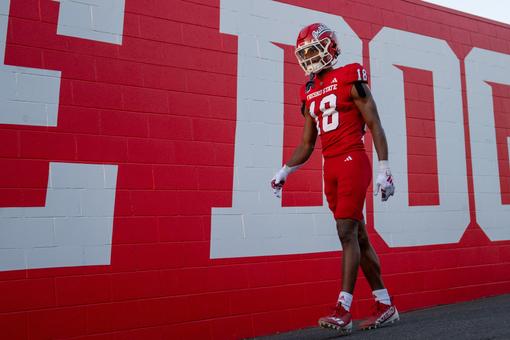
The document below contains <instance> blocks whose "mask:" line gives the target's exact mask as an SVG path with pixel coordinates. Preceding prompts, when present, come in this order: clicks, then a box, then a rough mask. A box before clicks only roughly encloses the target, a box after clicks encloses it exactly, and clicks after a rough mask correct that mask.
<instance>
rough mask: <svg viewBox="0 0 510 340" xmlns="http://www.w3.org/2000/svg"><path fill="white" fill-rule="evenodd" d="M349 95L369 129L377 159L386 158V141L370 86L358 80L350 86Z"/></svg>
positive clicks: (382, 159)
mask: <svg viewBox="0 0 510 340" xmlns="http://www.w3.org/2000/svg"><path fill="white" fill-rule="evenodd" d="M360 92H361V93H360ZM351 96H352V99H353V101H354V104H356V106H357V107H358V109H359V110H360V112H361V115H362V116H363V119H364V120H365V123H366V124H367V126H368V128H369V129H370V133H371V134H372V139H373V140H374V145H375V150H376V151H377V156H378V157H379V160H380V161H385V160H388V142H387V141H386V135H385V134H384V129H383V127H382V124H381V120H380V119H379V113H378V112H377V106H376V105H375V101H374V97H372V93H371V92H370V88H369V87H368V85H367V84H366V83H362V82H359V83H357V84H356V85H353V86H352V89H351Z"/></svg>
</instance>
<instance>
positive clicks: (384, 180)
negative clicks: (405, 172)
mask: <svg viewBox="0 0 510 340" xmlns="http://www.w3.org/2000/svg"><path fill="white" fill-rule="evenodd" d="M375 183H376V185H377V189H376V192H375V196H377V194H378V193H379V190H381V201H383V202H385V201H387V200H388V198H390V196H393V194H394V193H395V185H394V184H393V177H392V175H391V170H390V165H389V163H388V161H379V174H378V175H377V179H376V182H375Z"/></svg>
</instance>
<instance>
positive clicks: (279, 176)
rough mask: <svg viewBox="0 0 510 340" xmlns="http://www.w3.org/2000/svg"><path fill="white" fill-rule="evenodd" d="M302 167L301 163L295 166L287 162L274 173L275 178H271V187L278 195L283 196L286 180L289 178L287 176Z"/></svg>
mask: <svg viewBox="0 0 510 340" xmlns="http://www.w3.org/2000/svg"><path fill="white" fill-rule="evenodd" d="M300 167H301V164H299V165H295V166H287V164H285V165H284V166H283V167H282V168H281V169H280V170H278V172H277V173H276V175H274V177H273V179H272V180H271V188H273V192H274V195H275V196H276V197H282V196H281V191H282V187H283V185H284V184H285V181H286V180H287V176H288V175H290V174H291V173H293V172H294V171H296V170H297V169H299V168H300Z"/></svg>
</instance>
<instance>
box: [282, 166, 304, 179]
mask: <svg viewBox="0 0 510 340" xmlns="http://www.w3.org/2000/svg"><path fill="white" fill-rule="evenodd" d="M301 165H303V164H298V165H294V166H288V165H287V164H285V165H284V166H283V168H282V171H283V172H284V173H285V177H287V176H288V175H290V174H291V173H293V172H294V171H296V170H297V169H299V168H300V167H301Z"/></svg>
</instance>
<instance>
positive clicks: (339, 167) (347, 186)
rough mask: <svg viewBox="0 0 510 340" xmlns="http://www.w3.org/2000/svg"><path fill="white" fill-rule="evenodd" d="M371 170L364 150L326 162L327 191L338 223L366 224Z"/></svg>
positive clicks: (329, 159)
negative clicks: (345, 220)
mask: <svg viewBox="0 0 510 340" xmlns="http://www.w3.org/2000/svg"><path fill="white" fill-rule="evenodd" d="M371 180H372V167H371V165H370V161H369V160H368V157H367V154H366V152H365V151H364V150H358V151H352V152H349V153H346V154H343V155H339V156H335V157H331V158H326V159H324V191H325V194H326V198H327V199H328V205H329V209H331V211H332V212H333V215H334V216H335V219H339V218H350V219H353V220H358V221H362V220H363V205H364V203H365V196H366V193H367V188H368V185H369V184H370V181H371Z"/></svg>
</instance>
